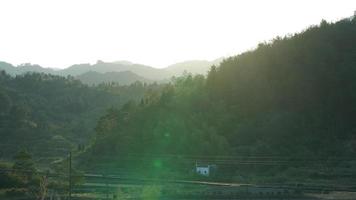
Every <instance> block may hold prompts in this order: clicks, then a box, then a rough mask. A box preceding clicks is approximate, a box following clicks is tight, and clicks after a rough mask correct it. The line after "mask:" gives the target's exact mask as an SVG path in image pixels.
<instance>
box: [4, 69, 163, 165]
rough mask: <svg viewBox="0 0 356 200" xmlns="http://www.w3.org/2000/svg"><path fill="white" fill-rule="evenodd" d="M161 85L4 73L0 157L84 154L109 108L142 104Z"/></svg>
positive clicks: (38, 74)
mask: <svg viewBox="0 0 356 200" xmlns="http://www.w3.org/2000/svg"><path fill="white" fill-rule="evenodd" d="M160 87H161V86H160V85H157V84H151V85H147V84H143V83H140V82H136V83H134V84H131V85H128V86H121V85H118V84H116V83H108V84H100V85H98V86H95V87H89V86H87V85H84V84H82V83H81V82H80V81H78V80H75V79H74V78H73V77H70V76H68V77H61V76H55V75H49V74H40V73H27V74H24V75H17V76H16V77H11V76H9V75H8V74H6V73H5V72H4V71H2V72H0V107H1V108H0V137H1V140H0V158H2V159H7V158H11V157H12V156H13V155H14V154H15V153H16V152H17V151H18V150H20V149H27V150H28V151H29V152H31V153H32V154H33V155H34V156H35V157H37V158H38V157H51V156H61V155H66V154H67V153H68V151H69V150H71V149H72V150H73V149H77V148H78V147H79V148H81V150H83V149H84V147H85V146H87V145H88V144H89V143H90V141H91V139H92V136H93V134H94V127H95V124H96V121H97V120H98V118H99V117H100V116H101V115H103V114H104V113H105V111H106V110H107V109H109V108H110V107H120V106H121V105H123V104H124V103H125V102H127V101H129V100H134V101H135V100H139V99H141V98H142V97H143V95H144V94H145V93H146V92H147V91H150V90H152V91H155V90H159V88H160ZM45 162H47V161H45Z"/></svg>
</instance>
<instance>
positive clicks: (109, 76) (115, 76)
mask: <svg viewBox="0 0 356 200" xmlns="http://www.w3.org/2000/svg"><path fill="white" fill-rule="evenodd" d="M76 78H77V79H79V80H80V81H81V82H82V83H85V84H88V85H97V84H100V83H111V82H116V83H119V84H120V85H130V84H132V83H134V82H136V81H140V82H143V83H150V82H153V81H151V80H149V79H146V78H144V77H142V76H139V75H137V74H135V73H133V72H131V71H122V72H106V73H99V72H95V71H89V72H85V73H84V74H81V75H79V76H76Z"/></svg>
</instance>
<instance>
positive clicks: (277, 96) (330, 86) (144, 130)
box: [92, 20, 356, 181]
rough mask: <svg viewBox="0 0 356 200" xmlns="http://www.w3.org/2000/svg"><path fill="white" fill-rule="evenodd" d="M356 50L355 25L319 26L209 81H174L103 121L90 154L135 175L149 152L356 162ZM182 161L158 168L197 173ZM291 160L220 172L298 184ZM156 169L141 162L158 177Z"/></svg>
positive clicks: (236, 62)
mask: <svg viewBox="0 0 356 200" xmlns="http://www.w3.org/2000/svg"><path fill="white" fill-rule="evenodd" d="M354 44H356V24H355V21H350V20H342V21H339V22H337V23H334V24H330V23H326V22H322V23H321V25H320V26H315V27H311V28H309V29H307V30H305V31H304V32H302V33H300V34H295V35H293V36H291V37H284V38H280V37H279V38H276V39H275V40H273V41H272V42H270V43H263V44H260V45H259V46H258V48H257V49H255V50H253V51H249V52H245V53H243V54H241V55H238V56H236V57H231V58H228V59H226V60H224V61H223V62H222V63H221V64H220V66H219V67H215V66H212V67H211V70H210V72H209V74H208V76H207V77H206V78H205V77H204V76H192V75H190V74H185V75H184V76H182V77H179V78H174V79H173V80H172V83H171V84H167V85H166V87H165V88H164V89H163V90H162V91H161V93H159V94H148V95H146V97H145V98H144V99H143V100H142V101H141V103H140V104H139V105H137V104H135V105H134V104H132V105H126V106H125V107H124V108H123V109H121V110H110V111H109V112H108V113H107V114H106V115H105V116H103V117H102V118H101V119H100V120H99V123H98V124H97V127H96V130H97V140H96V143H95V146H94V151H93V152H94V153H95V155H97V154H98V153H99V152H100V155H107V156H114V155H115V156H116V158H114V159H116V160H120V163H122V164H121V165H122V166H125V165H126V167H130V168H133V167H138V166H142V163H143V162H144V161H142V160H141V159H143V160H145V161H147V163H155V162H154V159H153V158H152V159H150V158H147V159H145V158H146V157H147V155H156V157H158V155H197V156H219V155H222V156H227V155H230V156H231V155H232V156H251V155H272V156H284V157H287V158H289V159H293V158H302V159H307V158H308V159H316V158H329V157H333V156H352V155H354V153H355V152H356V151H355V150H356V148H355V147H354V146H353V148H347V149H346V148H345V146H352V143H350V141H354V140H355V130H356V127H355V123H354V122H355V120H356V110H355V108H356V104H355V102H356V95H355V94H356V93H355V91H356V81H355V80H356V60H355V55H356V46H355V45H354ZM104 136H105V137H104ZM131 154H134V155H139V158H140V159H139V158H137V157H138V156H136V157H133V158H132V157H129V156H128V155H131ZM95 155H94V154H93V155H92V157H93V158H94V159H95V158H97V157H96V156H95ZM127 157H129V158H130V159H127V160H125V158H127ZM183 161H185V160H184V159H180V158H179V157H175V158H174V159H163V160H160V164H159V166H160V168H161V171H165V170H173V171H174V170H176V171H177V169H186V170H189V169H191V168H192V166H193V165H192V164H193V162H190V163H187V164H186V165H184V164H181V163H183ZM210 162H213V163H214V160H210ZM216 162H217V161H216ZM287 163H288V164H287V166H285V167H273V166H270V167H266V166H260V165H254V166H245V167H244V166H240V167H239V168H238V169H239V170H240V171H239V172H236V168H237V166H234V167H226V166H221V168H220V171H225V172H229V173H227V174H226V175H227V176H230V175H231V174H233V173H235V174H236V176H237V177H239V176H240V175H239V174H240V173H244V174H245V176H248V178H247V177H240V178H241V179H243V180H251V181H256V179H255V178H253V176H256V177H269V178H266V180H284V177H282V176H283V175H280V177H278V176H277V175H276V174H278V173H279V172H281V171H284V170H285V171H286V172H285V173H284V175H285V177H290V176H295V177H297V176H299V174H300V173H302V172H303V171H305V169H304V170H301V169H300V167H301V166H302V165H303V164H305V163H303V162H297V163H298V166H295V162H294V163H293V162H292V161H287ZM149 166H150V165H148V164H147V165H144V167H145V168H146V169H148V170H152V171H153V169H150V168H149ZM154 166H156V165H154ZM331 166H335V164H333V165H331ZM156 167H157V166H156ZM293 167H298V169H294V168H293ZM309 167H312V168H313V167H314V168H315V167H318V166H317V165H313V164H310V165H309ZM274 175H276V177H275V178H274V179H271V178H270V177H271V176H274Z"/></svg>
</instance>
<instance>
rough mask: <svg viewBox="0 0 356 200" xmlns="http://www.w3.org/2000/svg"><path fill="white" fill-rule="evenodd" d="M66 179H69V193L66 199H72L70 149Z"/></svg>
mask: <svg viewBox="0 0 356 200" xmlns="http://www.w3.org/2000/svg"><path fill="white" fill-rule="evenodd" d="M68 181H69V195H68V199H69V200H71V199H72V151H69V172H68Z"/></svg>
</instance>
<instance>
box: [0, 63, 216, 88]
mask: <svg viewBox="0 0 356 200" xmlns="http://www.w3.org/2000/svg"><path fill="white" fill-rule="evenodd" d="M222 60H223V58H218V59H216V60H213V61H207V60H191V61H185V62H181V63H176V64H173V65H170V66H167V67H165V68H162V69H158V68H154V67H151V66H147V65H142V64H135V63H131V62H129V61H117V62H103V61H100V60H98V61H97V63H95V64H89V63H85V64H75V65H72V66H70V67H68V68H65V69H61V70H56V69H52V68H44V67H41V66H39V65H32V64H28V63H26V64H21V65H19V66H14V65H12V64H10V63H6V62H0V70H5V71H6V72H7V73H8V74H10V75H13V76H14V75H19V74H23V73H27V72H39V73H47V74H53V75H60V76H68V75H70V76H74V77H76V78H77V79H79V80H81V81H82V82H83V83H86V84H99V83H103V82H117V83H119V84H131V83H133V82H136V81H141V82H153V81H167V80H169V79H170V78H171V77H172V76H179V75H182V74H183V73H184V72H188V73H192V74H204V75H205V74H206V73H207V72H208V70H209V69H210V67H211V66H212V65H219V63H220V62H221V61H222Z"/></svg>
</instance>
